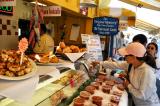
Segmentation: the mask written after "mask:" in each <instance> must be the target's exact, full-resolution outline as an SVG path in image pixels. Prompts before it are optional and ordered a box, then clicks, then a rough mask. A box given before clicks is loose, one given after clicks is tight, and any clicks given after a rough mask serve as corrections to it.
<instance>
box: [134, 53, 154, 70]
mask: <svg viewBox="0 0 160 106" xmlns="http://www.w3.org/2000/svg"><path fill="white" fill-rule="evenodd" d="M137 59H138V60H140V61H144V62H145V63H146V64H148V65H149V66H151V67H152V68H155V69H157V65H156V61H155V58H154V57H153V56H152V55H151V54H150V53H148V52H146V53H145V55H144V57H137Z"/></svg>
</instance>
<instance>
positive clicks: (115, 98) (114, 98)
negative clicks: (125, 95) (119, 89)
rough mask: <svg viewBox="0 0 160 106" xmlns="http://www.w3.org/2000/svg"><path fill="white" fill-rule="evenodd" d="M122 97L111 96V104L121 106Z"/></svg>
mask: <svg viewBox="0 0 160 106" xmlns="http://www.w3.org/2000/svg"><path fill="white" fill-rule="evenodd" d="M119 101H120V97H119V96H111V102H113V103H115V104H119Z"/></svg>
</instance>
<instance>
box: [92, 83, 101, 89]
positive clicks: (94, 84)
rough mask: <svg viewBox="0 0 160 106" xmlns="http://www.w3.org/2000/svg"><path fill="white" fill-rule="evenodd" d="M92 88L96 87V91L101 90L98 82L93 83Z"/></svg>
mask: <svg viewBox="0 0 160 106" xmlns="http://www.w3.org/2000/svg"><path fill="white" fill-rule="evenodd" d="M91 86H93V87H95V88H96V89H99V87H100V83H98V82H92V83H91Z"/></svg>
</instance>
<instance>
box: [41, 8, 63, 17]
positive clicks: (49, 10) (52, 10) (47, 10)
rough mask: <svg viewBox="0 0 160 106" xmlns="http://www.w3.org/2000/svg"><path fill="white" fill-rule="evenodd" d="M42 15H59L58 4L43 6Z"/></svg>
mask: <svg viewBox="0 0 160 106" xmlns="http://www.w3.org/2000/svg"><path fill="white" fill-rule="evenodd" d="M43 13H44V16H61V7H60V6H49V7H43Z"/></svg>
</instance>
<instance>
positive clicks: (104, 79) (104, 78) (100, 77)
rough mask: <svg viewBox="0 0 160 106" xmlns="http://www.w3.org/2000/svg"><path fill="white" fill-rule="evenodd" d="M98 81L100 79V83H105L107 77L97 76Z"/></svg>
mask: <svg viewBox="0 0 160 106" xmlns="http://www.w3.org/2000/svg"><path fill="white" fill-rule="evenodd" d="M98 79H100V80H102V81H106V80H107V77H106V75H98Z"/></svg>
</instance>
